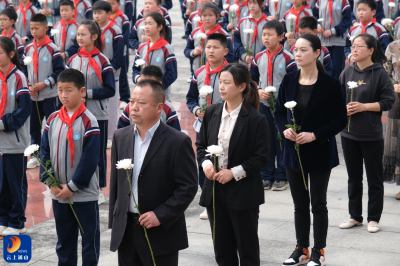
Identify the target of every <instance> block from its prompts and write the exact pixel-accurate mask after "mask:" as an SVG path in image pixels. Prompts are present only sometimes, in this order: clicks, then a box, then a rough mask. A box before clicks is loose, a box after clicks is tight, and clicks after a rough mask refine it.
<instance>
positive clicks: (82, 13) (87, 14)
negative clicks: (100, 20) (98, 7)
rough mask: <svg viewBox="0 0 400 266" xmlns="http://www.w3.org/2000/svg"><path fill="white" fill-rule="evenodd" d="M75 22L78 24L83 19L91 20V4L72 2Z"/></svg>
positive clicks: (80, 1) (82, 1) (86, 1)
mask: <svg viewBox="0 0 400 266" xmlns="http://www.w3.org/2000/svg"><path fill="white" fill-rule="evenodd" d="M74 6H75V14H74V17H75V20H76V22H77V23H78V24H80V23H81V22H82V20H84V19H91V20H93V10H92V4H91V3H90V1H88V0H74Z"/></svg>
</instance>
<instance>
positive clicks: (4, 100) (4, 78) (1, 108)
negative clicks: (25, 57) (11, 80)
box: [0, 63, 14, 120]
mask: <svg viewBox="0 0 400 266" xmlns="http://www.w3.org/2000/svg"><path fill="white" fill-rule="evenodd" d="M13 68H14V64H13V63H11V64H10V68H9V69H8V71H7V74H6V75H3V72H1V71H0V80H1V102H0V120H1V117H2V116H3V115H4V111H5V110H6V106H7V76H8V74H9V73H10V71H11V70H12V69H13Z"/></svg>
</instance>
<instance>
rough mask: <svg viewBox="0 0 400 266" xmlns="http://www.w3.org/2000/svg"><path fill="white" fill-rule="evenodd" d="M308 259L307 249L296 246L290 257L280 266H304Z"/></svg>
mask: <svg viewBox="0 0 400 266" xmlns="http://www.w3.org/2000/svg"><path fill="white" fill-rule="evenodd" d="M309 259H310V252H309V251H308V248H302V247H299V246H298V245H297V246H296V249H295V250H294V251H293V253H292V255H290V257H289V258H288V259H287V260H285V261H284V262H283V264H282V266H288V265H289V266H294V265H302V264H306V263H307V262H308V260H309Z"/></svg>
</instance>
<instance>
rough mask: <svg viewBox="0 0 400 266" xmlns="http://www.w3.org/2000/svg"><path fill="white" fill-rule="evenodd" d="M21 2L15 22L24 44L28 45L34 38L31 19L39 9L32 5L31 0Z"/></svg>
mask: <svg viewBox="0 0 400 266" xmlns="http://www.w3.org/2000/svg"><path fill="white" fill-rule="evenodd" d="M20 2H21V4H20V5H19V9H18V10H17V15H18V19H17V21H16V23H15V30H16V31H17V33H18V35H19V36H21V38H22V42H23V43H24V45H27V44H28V43H29V42H30V41H32V39H33V37H32V35H31V30H30V21H31V19H32V17H33V16H34V15H35V14H36V13H38V12H39V11H38V9H37V8H36V7H34V6H32V3H31V2H30V1H29V0H21V1H20Z"/></svg>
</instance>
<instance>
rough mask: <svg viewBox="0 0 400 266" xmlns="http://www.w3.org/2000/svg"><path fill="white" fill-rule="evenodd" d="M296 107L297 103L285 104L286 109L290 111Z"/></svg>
mask: <svg viewBox="0 0 400 266" xmlns="http://www.w3.org/2000/svg"><path fill="white" fill-rule="evenodd" d="M296 105H297V103H296V102H295V101H290V102H286V103H285V107H286V108H288V109H293V108H294V107H295V106H296Z"/></svg>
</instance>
